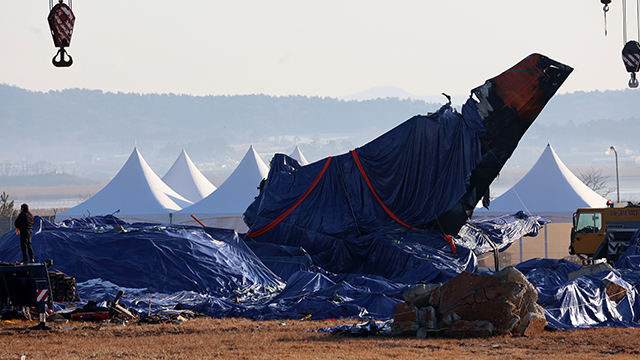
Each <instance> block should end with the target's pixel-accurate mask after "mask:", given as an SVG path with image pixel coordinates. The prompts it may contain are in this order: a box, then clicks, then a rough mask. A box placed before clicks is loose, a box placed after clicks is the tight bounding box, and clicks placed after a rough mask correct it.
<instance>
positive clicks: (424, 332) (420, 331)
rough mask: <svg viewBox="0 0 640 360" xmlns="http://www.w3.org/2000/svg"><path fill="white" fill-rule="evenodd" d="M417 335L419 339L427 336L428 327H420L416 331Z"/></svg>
mask: <svg viewBox="0 0 640 360" xmlns="http://www.w3.org/2000/svg"><path fill="white" fill-rule="evenodd" d="M416 337H417V338H418V339H424V338H426V337H427V329H425V328H420V329H418V332H417V333H416Z"/></svg>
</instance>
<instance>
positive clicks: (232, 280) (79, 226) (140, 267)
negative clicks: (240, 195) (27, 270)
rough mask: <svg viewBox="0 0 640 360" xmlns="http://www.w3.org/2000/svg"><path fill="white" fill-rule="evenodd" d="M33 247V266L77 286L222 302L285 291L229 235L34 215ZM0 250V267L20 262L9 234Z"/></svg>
mask: <svg viewBox="0 0 640 360" xmlns="http://www.w3.org/2000/svg"><path fill="white" fill-rule="evenodd" d="M114 225H118V226H119V227H120V228H119V229H115V228H114ZM32 246H33V250H34V253H35V255H36V260H37V261H42V262H43V261H44V260H45V259H53V260H54V268H55V269H58V270H60V271H62V272H64V273H66V274H69V275H71V276H73V277H75V278H76V281H77V282H84V281H87V280H91V279H96V278H100V279H103V280H106V281H110V282H112V283H114V284H119V285H121V286H127V287H131V288H145V289H147V290H148V291H151V292H175V291H183V290H185V291H194V292H198V293H202V294H210V295H215V296H224V297H229V296H232V295H234V294H235V293H237V292H243V291H248V290H249V289H251V290H252V291H254V292H255V291H266V289H270V288H280V287H283V286H284V283H283V282H282V281H281V280H280V278H278V277H277V276H276V275H275V274H274V273H273V272H272V271H271V270H269V269H268V268H267V267H266V266H264V264H263V263H262V262H261V261H260V259H259V258H258V257H257V256H256V255H255V254H254V253H253V252H252V251H251V250H250V249H249V248H248V247H247V246H246V245H245V244H244V242H243V241H242V239H240V238H239V237H238V235H237V234H236V233H235V232H234V231H233V230H224V229H212V228H206V229H203V228H196V227H189V226H172V225H160V224H142V223H140V224H126V223H124V222H121V221H119V220H118V221H117V222H116V221H115V220H113V218H108V217H97V218H86V219H81V220H73V221H65V222H63V223H62V224H59V225H58V224H52V223H50V222H48V221H46V220H44V219H42V218H40V217H36V221H35V224H34V235H33V239H32ZM0 248H1V249H2V253H0V260H2V261H5V262H13V261H16V260H19V259H21V258H22V253H21V250H20V239H19V235H16V234H15V233H14V232H9V233H7V234H5V235H4V236H2V237H0Z"/></svg>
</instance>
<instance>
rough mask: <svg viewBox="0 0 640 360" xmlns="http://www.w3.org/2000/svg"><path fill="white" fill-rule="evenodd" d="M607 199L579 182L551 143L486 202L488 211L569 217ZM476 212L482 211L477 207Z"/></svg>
mask: <svg viewBox="0 0 640 360" xmlns="http://www.w3.org/2000/svg"><path fill="white" fill-rule="evenodd" d="M606 204H607V200H606V199H605V198H603V197H602V196H600V195H598V194H597V193H596V192H595V191H593V190H591V189H590V188H589V187H588V186H587V185H585V184H584V183H582V181H580V179H578V177H577V176H575V175H574V174H573V173H572V172H571V170H569V168H567V166H566V165H565V164H564V163H562V160H560V158H559V157H558V154H556V152H555V151H554V150H553V148H552V147H551V145H549V144H548V145H547V147H546V148H545V149H544V151H543V152H542V155H540V157H539V158H538V161H536V163H535V164H534V165H533V167H532V168H531V170H529V172H528V173H527V174H526V175H525V176H524V177H523V178H522V179H520V181H518V183H517V184H515V185H514V186H513V187H512V188H511V189H509V190H507V191H506V192H505V193H504V194H502V195H500V196H499V197H498V198H497V199H495V200H494V201H492V202H491V204H490V205H489V211H490V212H492V213H496V212H497V213H503V214H504V213H515V212H517V211H520V210H523V211H525V212H528V213H534V214H541V215H546V216H554V217H555V216H562V214H564V215H565V216H569V217H571V216H572V214H573V213H574V212H575V211H576V209H577V208H588V207H605V206H606ZM478 215H482V213H481V211H479V212H478Z"/></svg>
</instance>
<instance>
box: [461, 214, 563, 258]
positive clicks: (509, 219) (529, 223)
mask: <svg viewBox="0 0 640 360" xmlns="http://www.w3.org/2000/svg"><path fill="white" fill-rule="evenodd" d="M549 222H551V219H549V218H546V217H544V216H541V215H537V214H525V213H524V212H522V211H519V212H517V213H515V214H505V215H502V216H497V217H488V216H482V217H473V218H472V219H471V220H469V222H468V223H467V224H465V225H464V226H463V227H462V228H461V229H460V232H459V233H458V237H457V238H456V244H460V245H462V246H464V247H466V248H469V249H472V250H473V252H474V253H475V254H476V255H477V256H480V255H482V254H484V253H488V252H491V251H494V247H493V246H492V244H491V243H490V242H489V241H491V242H493V245H495V247H496V249H497V250H498V251H499V252H503V251H505V250H507V249H508V248H509V246H511V244H513V243H514V242H516V241H518V240H519V239H520V238H522V237H524V236H537V235H538V232H539V231H540V229H542V227H543V226H544V225H545V224H547V223H549Z"/></svg>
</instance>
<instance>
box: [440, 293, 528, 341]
mask: <svg viewBox="0 0 640 360" xmlns="http://www.w3.org/2000/svg"><path fill="white" fill-rule="evenodd" d="M449 313H454V314H456V315H457V316H458V317H459V319H464V320H469V321H476V320H486V321H490V322H491V323H492V324H493V325H494V327H495V332H496V333H498V334H508V333H510V332H511V330H513V328H514V327H515V326H516V324H517V323H518V321H519V320H520V317H518V315H517V308H516V306H515V305H514V304H513V303H512V302H510V301H509V300H508V299H507V298H506V297H504V296H501V297H496V298H493V299H492V300H491V301H489V302H486V303H470V304H463V305H460V306H456V307H454V308H452V309H450V310H449V311H448V312H447V313H445V314H444V316H443V319H447V318H449V315H448V314H449Z"/></svg>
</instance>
